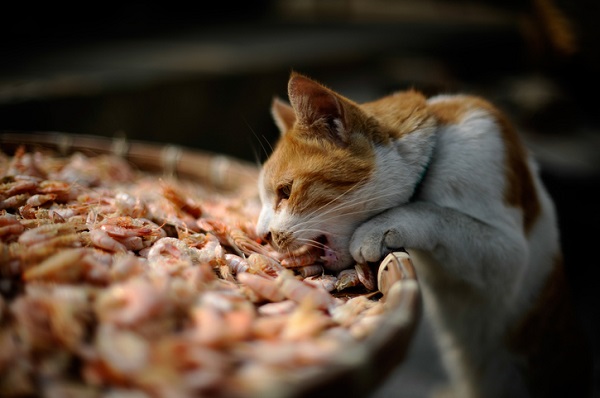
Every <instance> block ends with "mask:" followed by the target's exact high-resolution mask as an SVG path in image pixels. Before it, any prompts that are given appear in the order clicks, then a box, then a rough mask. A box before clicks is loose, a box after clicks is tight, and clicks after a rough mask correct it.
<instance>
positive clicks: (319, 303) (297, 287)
mask: <svg viewBox="0 0 600 398" xmlns="http://www.w3.org/2000/svg"><path fill="white" fill-rule="evenodd" d="M276 282H277V284H278V285H279V289H280V291H281V293H283V295H284V296H285V297H287V298H289V299H291V300H294V301H295V302H297V303H302V302H303V301H305V300H306V301H310V302H311V304H312V305H313V306H315V307H316V308H320V309H324V310H325V309H328V308H330V307H335V306H336V305H338V302H337V301H336V300H335V299H334V298H333V297H332V296H331V295H330V294H329V293H328V292H326V291H325V290H322V289H319V288H315V287H313V286H311V285H309V284H307V283H304V282H302V281H299V280H297V279H296V278H294V276H293V275H291V274H289V273H287V272H282V273H281V274H280V275H279V276H278V277H277V279H276Z"/></svg>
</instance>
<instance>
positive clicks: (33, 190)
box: [0, 148, 384, 397]
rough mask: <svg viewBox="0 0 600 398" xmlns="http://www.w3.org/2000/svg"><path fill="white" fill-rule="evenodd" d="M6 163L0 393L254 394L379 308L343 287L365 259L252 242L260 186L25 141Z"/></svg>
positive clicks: (301, 366) (364, 324)
mask: <svg viewBox="0 0 600 398" xmlns="http://www.w3.org/2000/svg"><path fill="white" fill-rule="evenodd" d="M0 176H1V177H2V179H1V181H0V396H3V397H4V396H38V395H44V396H48V397H65V396H67V397H68V396H77V397H187V396H216V397H220V396H223V397H235V396H247V395H256V394H257V393H258V392H259V391H261V390H264V389H266V388H268V387H269V386H271V385H275V384H276V383H278V382H281V381H282V380H286V378H294V377H296V378H297V377H300V376H301V375H302V373H303V370H306V369H309V368H315V367H323V366H326V365H327V363H328V361H329V360H330V358H331V357H332V356H334V355H335V354H336V352H339V351H340V350H343V349H344V348H345V347H347V346H348V345H349V344H352V343H354V342H356V341H359V340H361V339H363V338H364V337H365V336H367V335H368V334H369V333H370V332H371V331H372V330H373V329H374V328H375V327H376V325H377V324H378V322H379V321H380V319H381V318H382V317H381V316H380V314H382V313H383V311H384V309H383V304H381V303H380V302H379V301H377V300H375V299H374V298H373V297H372V296H373V295H372V294H371V295H369V294H354V295H350V294H344V292H347V290H344V289H346V288H347V287H350V286H355V285H357V284H358V283H360V282H359V278H358V276H361V275H363V273H364V271H367V273H368V270H364V269H363V270H361V269H360V267H357V269H351V270H346V271H344V272H343V273H341V274H339V275H330V274H327V273H326V272H325V271H324V270H323V268H322V266H321V265H319V264H318V262H317V263H316V264H306V263H305V262H304V261H303V260H302V253H296V256H295V257H286V258H284V257H282V256H280V255H278V254H276V253H274V252H273V250H272V249H271V248H270V246H268V245H267V244H266V243H265V242H262V241H261V240H260V239H258V238H257V237H256V236H255V234H254V222H255V220H256V218H257V215H258V211H259V204H258V203H257V200H256V199H255V197H254V195H253V197H240V196H239V195H238V196H237V197H228V196H227V195H226V194H224V193H222V192H221V193H219V192H217V191H215V190H214V189H211V188H210V187H205V186H199V185H198V184H192V183H186V182H183V181H179V180H177V179H168V178H160V177H157V176H152V175H149V174H144V173H142V172H140V171H138V170H135V169H134V168H132V167H131V165H129V164H128V163H127V162H126V161H124V160H123V159H121V158H118V157H115V156H108V155H102V156H95V157H88V156H85V155H83V154H81V153H75V154H73V155H71V156H69V157H58V156H56V155H54V154H53V153H49V152H26V151H25V150H24V149H23V148H20V149H19V150H18V151H17V152H16V153H15V154H14V155H13V156H9V155H6V154H3V153H2V152H0ZM282 263H283V264H284V265H286V266H294V268H287V267H286V266H284V265H282ZM357 271H358V272H357ZM366 281H367V283H366V285H369V283H368V282H369V279H368V278H367V279H366ZM370 288H371V289H373V287H372V286H371V287H370ZM340 291H341V292H340ZM366 291H367V289H365V288H364V287H363V292H366Z"/></svg>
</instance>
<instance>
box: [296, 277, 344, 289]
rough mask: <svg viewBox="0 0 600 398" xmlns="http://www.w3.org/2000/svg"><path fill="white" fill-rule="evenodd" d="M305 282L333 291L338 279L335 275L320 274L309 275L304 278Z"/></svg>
mask: <svg viewBox="0 0 600 398" xmlns="http://www.w3.org/2000/svg"><path fill="white" fill-rule="evenodd" d="M303 282H304V283H308V284H309V285H311V286H314V287H318V288H321V289H324V290H325V291H328V292H332V291H334V290H335V286H336V284H337V282H338V279H337V278H336V277H335V276H333V275H329V274H323V275H319V276H309V277H307V278H304V280H303Z"/></svg>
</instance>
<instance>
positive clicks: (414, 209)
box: [257, 73, 590, 397]
mask: <svg viewBox="0 0 600 398" xmlns="http://www.w3.org/2000/svg"><path fill="white" fill-rule="evenodd" d="M288 95H289V100H290V103H291V106H289V105H287V104H286V103H284V102H283V101H281V100H279V99H275V100H274V102H273V106H272V114H273V116H274V120H275V123H276V125H277V126H278V128H279V129H280V131H281V137H280V139H279V141H278V143H277V146H276V147H275V149H274V151H273V153H272V154H271V156H270V157H269V159H268V160H267V161H266V162H265V164H264V166H263V168H262V170H261V174H260V179H259V191H260V196H261V200H262V203H263V207H262V211H261V214H260V218H259V220H258V224H257V231H258V232H259V233H260V234H261V235H262V236H264V237H265V238H266V239H269V240H270V241H271V242H272V244H273V245H274V246H275V247H276V248H278V249H279V250H282V251H284V250H294V249H296V248H298V247H301V246H303V245H312V246H320V247H323V260H324V263H325V265H326V267H328V268H329V269H331V270H334V271H335V270H341V269H344V268H346V267H349V266H352V265H354V263H355V262H360V263H364V262H376V261H378V260H380V259H382V257H383V256H384V255H386V254H387V253H388V252H390V251H392V250H394V249H398V248H406V250H407V251H408V252H409V253H410V255H411V257H412V259H413V263H414V265H415V268H416V271H417V275H418V277H419V279H420V281H421V284H422V290H423V299H424V303H425V309H426V311H425V313H426V315H427V316H429V317H430V318H431V320H432V322H433V324H434V327H435V330H436V337H437V340H438V343H439V345H440V349H441V353H442V356H443V360H444V363H445V365H446V368H447V370H448V373H449V375H450V378H451V381H452V385H451V388H450V389H449V390H448V392H451V393H452V396H456V397H542V396H544V397H545V396H573V397H575V396H577V397H580V396H584V395H585V394H586V393H587V392H588V391H589V386H590V384H589V383H588V380H589V379H588V376H589V374H590V373H589V369H590V368H589V367H588V365H589V362H587V361H586V359H585V358H586V353H587V352H586V351H585V348H584V344H583V339H582V338H580V337H579V335H577V333H576V331H577V330H578V329H577V326H576V319H575V317H574V314H573V311H572V309H571V307H570V306H571V302H570V301H569V293H568V287H567V285H566V281H565V275H564V272H563V267H562V256H561V249H560V245H559V232H558V229H557V221H556V216H555V212H554V208H553V204H552V201H551V199H550V197H549V195H548V194H547V193H546V191H545V189H544V187H543V186H542V183H541V182H540V179H539V177H538V175H537V172H536V166H535V164H534V162H533V160H532V159H531V158H530V157H529V156H528V154H527V151H526V149H525V147H524V146H523V144H522V143H521V141H520V139H519V137H518V135H517V133H516V132H515V130H514V129H513V127H512V126H511V125H510V124H509V122H508V121H507V119H506V118H505V117H504V116H503V115H502V114H501V113H500V112H499V111H498V110H497V109H496V108H494V107H493V106H492V105H491V104H490V103H488V102H486V101H484V100H482V99H480V98H477V97H473V96H465V95H452V96H450V95H441V96H436V97H433V98H430V99H426V98H425V97H424V96H423V95H422V94H420V93H418V92H416V91H406V92H399V93H396V94H393V95H390V96H387V97H384V98H382V99H379V100H376V101H373V102H369V103H364V104H357V103H355V102H353V101H351V100H349V99H347V98H344V97H343V96H341V95H339V94H337V93H335V92H334V91H332V90H330V89H328V88H326V87H324V86H323V85H321V84H319V83H317V82H315V81H313V80H311V79H309V78H307V77H305V76H302V75H300V74H297V73H292V76H291V77H290V80H289V84H288Z"/></svg>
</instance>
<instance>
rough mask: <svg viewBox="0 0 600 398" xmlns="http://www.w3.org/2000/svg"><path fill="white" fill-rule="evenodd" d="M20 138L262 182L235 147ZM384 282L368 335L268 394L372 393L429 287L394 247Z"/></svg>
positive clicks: (13, 139)
mask: <svg viewBox="0 0 600 398" xmlns="http://www.w3.org/2000/svg"><path fill="white" fill-rule="evenodd" d="M19 146H25V147H26V148H28V149H29V150H35V149H46V150H55V151H57V153H58V154H59V155H62V156H68V155H70V154H72V153H75V152H82V153H84V154H88V155H90V154H91V155H102V154H113V155H117V156H120V157H122V158H124V159H126V160H127V161H129V162H131V163H132V164H133V165H134V166H136V167H139V169H140V170H142V171H147V172H150V173H157V174H167V175H170V176H177V177H180V178H185V179H189V180H191V181H192V182H194V181H195V182H198V183H203V184H211V185H212V186H214V187H216V188H218V189H223V190H233V191H236V190H244V189H255V190H256V181H257V179H258V174H259V168H258V167H257V166H255V165H253V164H251V163H249V162H245V161H243V160H240V159H236V158H233V157H230V156H227V155H221V154H216V153H212V152H208V151H203V150H199V149H187V148H183V147H180V146H176V145H170V144H158V143H150V142H145V141H134V140H126V139H124V138H106V137H99V136H89V135H77V134H68V133H57V132H49V133H39V132H37V133H14V132H0V148H1V149H2V151H7V150H9V151H13V152H14V151H15V150H16V149H17V148H18V147H19ZM378 286H379V288H380V290H381V292H382V293H383V296H382V298H381V300H385V303H386V316H385V318H384V319H383V320H382V322H381V324H380V325H379V326H378V328H377V330H376V331H375V332H373V333H371V334H370V335H369V336H367V337H366V338H365V339H364V340H363V341H361V342H359V343H357V344H353V345H352V346H350V347H348V349H347V350H344V351H343V352H340V353H339V354H338V355H336V357H335V358H332V362H331V363H329V364H327V365H326V367H325V368H320V369H314V368H312V369H308V370H306V371H303V370H300V371H299V372H298V375H297V377H294V378H293V379H287V378H286V379H284V380H281V381H280V382H279V383H277V384H276V385H273V386H268V387H266V389H265V391H261V392H260V394H258V395H257V397H258V396H260V397H278V398H279V397H281V398H292V397H305V396H311V397H321V396H322V397H330V396H331V395H332V394H334V395H336V396H339V395H348V396H365V395H368V394H369V393H371V392H372V391H373V390H374V389H375V388H376V387H377V386H379V385H380V384H381V383H382V382H383V381H384V380H385V378H386V377H387V376H388V375H389V374H390V373H391V371H392V370H393V369H394V368H395V367H396V366H398V365H400V364H401V363H402V361H403V359H404V357H405V355H406V352H407V349H408V346H409V344H410V341H411V339H412V336H413V334H414V331H415V329H416V326H417V324H418V322H419V320H420V317H421V312H422V302H421V293H420V288H419V284H418V280H417V276H416V273H415V269H414V266H413V264H412V261H411V258H410V255H409V254H408V253H406V252H404V251H398V252H393V253H390V254H388V256H387V257H385V258H384V259H383V260H382V262H381V265H380V267H379V273H378Z"/></svg>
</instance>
